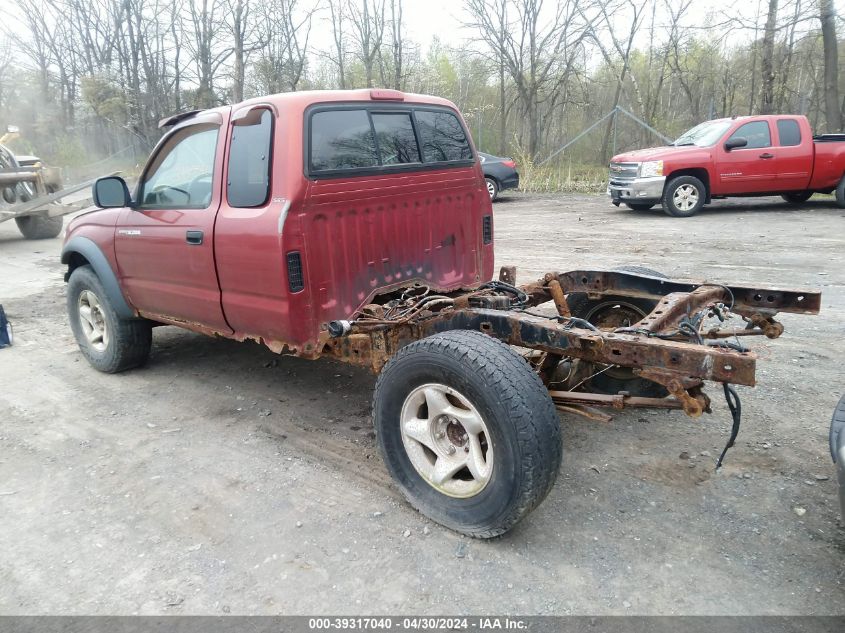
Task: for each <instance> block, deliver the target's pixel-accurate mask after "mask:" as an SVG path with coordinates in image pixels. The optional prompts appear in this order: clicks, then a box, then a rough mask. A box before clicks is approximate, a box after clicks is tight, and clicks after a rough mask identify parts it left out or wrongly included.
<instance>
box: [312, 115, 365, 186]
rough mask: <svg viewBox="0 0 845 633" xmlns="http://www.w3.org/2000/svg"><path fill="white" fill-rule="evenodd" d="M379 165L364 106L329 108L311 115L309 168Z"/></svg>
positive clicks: (318, 169)
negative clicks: (345, 108) (357, 108)
mask: <svg viewBox="0 0 845 633" xmlns="http://www.w3.org/2000/svg"><path fill="white" fill-rule="evenodd" d="M376 166H378V153H377V152H376V142H375V138H374V137H373V130H372V128H371V127H370V117H369V116H368V114H367V111H366V110H329V111H326V112H316V113H314V115H312V117H311V171H326V170H333V169H354V168H356V167H376Z"/></svg>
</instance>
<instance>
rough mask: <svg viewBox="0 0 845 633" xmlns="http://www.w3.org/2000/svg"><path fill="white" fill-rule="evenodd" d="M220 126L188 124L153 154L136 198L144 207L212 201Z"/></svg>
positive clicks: (194, 205) (201, 205) (188, 206)
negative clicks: (215, 157)
mask: <svg viewBox="0 0 845 633" xmlns="http://www.w3.org/2000/svg"><path fill="white" fill-rule="evenodd" d="M218 130H219V126H217V125H213V124H198V125H190V126H188V127H185V128H182V129H181V130H178V131H176V132H174V133H173V135H172V136H171V137H170V138H168V139H167V141H166V142H165V145H164V147H162V148H161V150H160V151H159V152H158V153H157V154H156V155H155V156H154V157H153V160H152V162H151V163H150V165H149V167H148V168H147V170H146V172H145V174H144V177H143V178H144V179H143V181H142V182H141V187H140V190H139V196H138V199H139V200H140V206H141V208H145V209H205V208H206V207H208V205H209V204H211V191H212V182H213V177H214V156H215V153H216V150H217V132H218Z"/></svg>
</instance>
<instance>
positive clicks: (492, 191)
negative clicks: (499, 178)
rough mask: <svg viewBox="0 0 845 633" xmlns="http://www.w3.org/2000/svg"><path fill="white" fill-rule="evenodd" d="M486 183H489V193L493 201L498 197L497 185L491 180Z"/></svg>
mask: <svg viewBox="0 0 845 633" xmlns="http://www.w3.org/2000/svg"><path fill="white" fill-rule="evenodd" d="M486 182H487V193H488V194H489V195H490V199H491V200H492V199H493V198H495V197H496V183H494V182H493V181H492V180H490V179H489V178H488V179H487V180H486Z"/></svg>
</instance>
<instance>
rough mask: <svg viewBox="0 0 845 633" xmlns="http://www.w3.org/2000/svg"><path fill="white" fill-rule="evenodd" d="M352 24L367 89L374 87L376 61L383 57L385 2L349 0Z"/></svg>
mask: <svg viewBox="0 0 845 633" xmlns="http://www.w3.org/2000/svg"><path fill="white" fill-rule="evenodd" d="M347 6H348V9H349V18H350V22H351V23H352V39H353V41H354V42H355V44H356V47H357V53H358V57H359V59H360V60H361V64H362V65H363V66H364V77H365V80H366V82H367V87H368V88H372V87H373V79H374V78H375V74H374V70H375V65H376V61H378V60H379V57H380V55H381V46H382V42H383V38H384V26H385V25H384V23H385V19H384V8H385V0H360V2H356V1H355V0H349V4H348V5H347Z"/></svg>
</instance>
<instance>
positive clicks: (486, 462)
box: [399, 383, 493, 498]
mask: <svg viewBox="0 0 845 633" xmlns="http://www.w3.org/2000/svg"><path fill="white" fill-rule="evenodd" d="M399 422H400V425H401V432H402V443H403V444H404V446H405V452H406V453H407V454H408V458H409V459H410V461H411V465H412V466H413V467H414V469H415V470H416V471H417V473H419V475H420V477H422V478H423V479H425V481H427V482H428V483H429V484H430V485H431V486H432V487H433V488H435V489H436V490H438V491H439V492H442V493H443V494H445V495H448V496H450V497H459V498H466V497H472V496H475V495H477V494H478V493H479V492H481V491H482V490H483V489H484V487H485V486H486V485H487V483H488V482H489V481H490V476H491V475H492V474H493V446H492V441H491V438H490V434H489V433H488V431H487V426H486V425H485V424H484V420H483V419H482V418H481V415H480V414H479V413H478V410H477V409H476V408H475V407H474V406H473V405H472V403H471V402H470V401H469V400H468V399H467V398H466V397H464V396H463V395H461V394H460V393H458V392H457V391H455V390H454V389H452V388H451V387H447V386H446V385H441V384H438V383H430V384H426V385H422V386H420V387H417V388H416V389H414V390H413V391H412V392H411V393H410V394H408V397H407V398H405V402H404V403H403V404H402V412H401V414H400V421H399Z"/></svg>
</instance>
